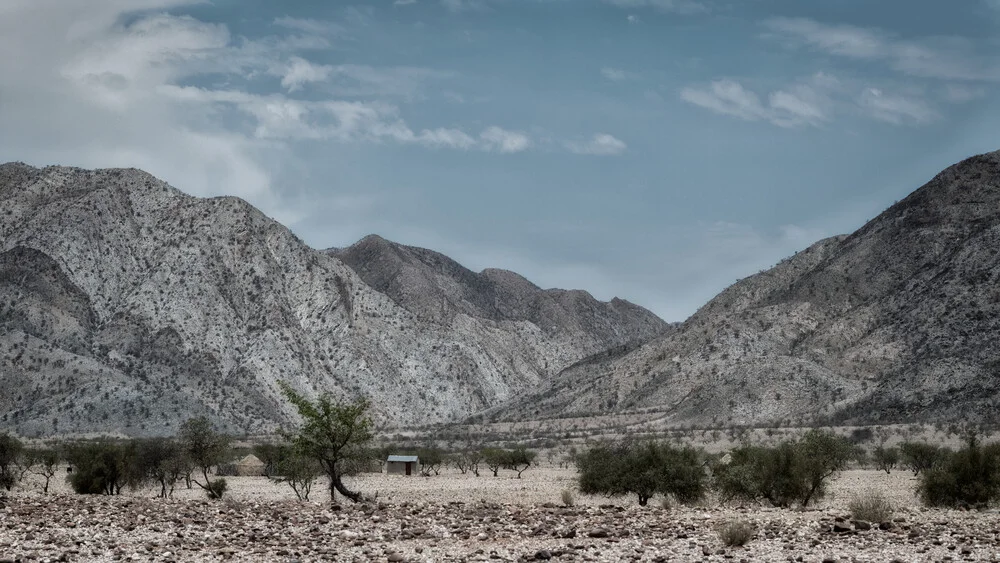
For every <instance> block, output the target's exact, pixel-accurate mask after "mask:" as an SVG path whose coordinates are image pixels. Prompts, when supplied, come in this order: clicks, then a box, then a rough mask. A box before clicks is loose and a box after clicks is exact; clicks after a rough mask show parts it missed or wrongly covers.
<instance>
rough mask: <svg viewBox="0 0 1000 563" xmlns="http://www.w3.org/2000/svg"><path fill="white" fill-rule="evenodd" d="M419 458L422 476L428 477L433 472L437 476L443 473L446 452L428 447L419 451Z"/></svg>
mask: <svg viewBox="0 0 1000 563" xmlns="http://www.w3.org/2000/svg"><path fill="white" fill-rule="evenodd" d="M417 457H418V458H420V474H421V475H423V476H424V477H427V476H429V475H430V474H431V472H432V471H433V472H434V474H435V475H439V474H440V473H441V466H442V465H443V464H444V463H445V461H446V460H445V455H444V452H443V451H441V448H438V447H434V446H428V447H425V448H420V449H418V450H417Z"/></svg>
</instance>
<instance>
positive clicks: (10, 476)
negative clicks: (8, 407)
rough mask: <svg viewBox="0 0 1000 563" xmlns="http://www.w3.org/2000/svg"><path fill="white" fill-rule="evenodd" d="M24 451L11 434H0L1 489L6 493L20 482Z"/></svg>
mask: <svg viewBox="0 0 1000 563" xmlns="http://www.w3.org/2000/svg"><path fill="white" fill-rule="evenodd" d="M23 451H24V446H22V445H21V441H20V440H18V439H17V438H15V437H13V436H11V435H9V434H0V487H3V489H4V490H5V491H9V490H11V489H13V488H14V485H16V484H17V482H18V481H19V480H20V477H21V472H20V471H18V463H19V462H20V461H21V455H22V452H23Z"/></svg>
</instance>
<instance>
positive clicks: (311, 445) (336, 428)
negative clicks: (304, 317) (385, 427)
mask: <svg viewBox="0 0 1000 563" xmlns="http://www.w3.org/2000/svg"><path fill="white" fill-rule="evenodd" d="M278 386H279V387H281V392H282V394H284V395H285V397H286V398H287V399H288V401H289V402H290V403H292V405H293V406H294V407H295V409H296V410H297V411H298V413H299V416H300V417H301V418H302V426H301V427H300V428H299V429H298V431H297V432H295V433H294V434H291V435H289V436H288V439H289V440H290V441H291V442H292V444H293V445H294V446H295V448H296V449H297V450H298V451H299V452H300V453H301V454H302V455H304V456H306V457H309V458H312V459H314V460H316V461H317V462H318V463H319V464H320V466H321V467H322V468H323V471H324V472H325V473H326V475H327V477H329V478H330V501H331V502H336V496H337V493H338V492H339V493H340V494H342V495H344V496H345V497H347V498H348V499H350V500H351V501H352V502H360V501H361V500H363V498H364V497H363V496H362V495H361V493H360V492H355V491H351V490H350V489H348V488H347V486H345V485H344V481H343V476H344V475H346V474H348V472H349V471H350V469H351V465H352V463H351V462H356V461H361V460H363V459H365V458H366V457H367V448H366V446H367V445H368V444H369V443H370V442H371V440H372V438H374V432H373V430H372V427H373V426H374V423H373V421H372V419H371V417H370V416H369V415H368V409H369V407H370V404H369V403H368V401H367V400H364V399H361V400H358V401H355V402H353V403H340V402H338V401H336V400H334V399H333V398H332V397H330V396H329V395H327V394H325V393H324V394H322V395H320V396H319V398H318V399H317V400H316V402H312V401H310V400H309V399H306V398H305V397H303V396H302V395H300V394H298V393H296V392H295V390H294V389H292V388H291V387H290V386H289V385H288V384H287V383H285V382H283V381H279V382H278ZM353 465H355V466H357V464H356V463H355V464H353Z"/></svg>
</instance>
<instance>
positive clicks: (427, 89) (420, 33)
mask: <svg viewBox="0 0 1000 563" xmlns="http://www.w3.org/2000/svg"><path fill="white" fill-rule="evenodd" d="M0 53H4V56H3V57H0V160H2V161H8V160H23V161H26V162H29V163H31V164H35V165H47V164H66V165H75V166H84V167H91V168H93V167H111V166H135V167H138V168H143V169H145V170H147V171H149V172H151V173H153V174H155V175H157V176H159V177H161V178H163V179H165V180H167V181H169V182H170V183H172V184H173V185H175V186H176V187H178V188H180V189H182V190H184V191H186V192H188V193H192V194H196V195H203V196H208V195H237V196H240V197H243V198H245V199H247V200H248V201H250V202H251V203H253V204H255V205H257V206H258V207H260V208H261V209H262V210H264V211H265V212H266V213H268V214H269V215H271V216H273V217H275V218H276V219H278V220H279V221H281V222H283V223H285V224H286V225H288V226H289V227H290V228H291V229H292V230H293V231H294V232H296V234H298V235H299V236H300V237H302V238H303V239H304V240H305V241H306V242H308V243H309V244H311V245H312V246H315V247H318V248H325V247H330V246H344V245H348V244H351V243H352V242H354V241H356V240H357V239H359V238H361V237H362V236H364V235H366V234H368V233H378V234H381V235H382V236H385V237H386V238H390V239H393V240H396V241H398V242H402V243H405V244H412V245H418V246H425V247H429V248H433V249H435V250H439V251H441V252H444V253H445V254H448V255H449V256H452V257H453V258H455V259H457V260H459V261H460V262H462V263H463V264H465V265H467V266H469V267H470V268H473V269H475V270H479V269H482V268H485V267H502V268H508V269H512V270H515V271H517V272H519V273H521V274H523V275H525V276H526V277H528V278H529V279H531V280H532V281H534V282H535V283H537V284H539V285H541V286H543V287H565V288H581V289H586V290H588V291H590V292H591V293H593V294H594V295H595V296H596V297H598V298H601V299H610V298H611V297H612V296H620V297H623V298H626V299H629V300H631V301H634V302H636V303H639V304H641V305H644V306H646V307H649V308H650V309H652V310H653V311H654V312H656V313H658V314H659V315H661V316H662V317H664V318H665V319H668V320H683V319H684V318H685V317H687V316H688V315H690V314H691V313H692V312H694V310H695V309H696V308H697V307H699V306H700V305H702V304H704V303H705V302H706V301H707V300H708V299H710V298H711V297H712V296H713V295H715V294H716V293H717V292H718V291H720V290H722V289H723V288H724V287H726V286H727V285H729V284H731V283H733V282H734V281H735V280H736V279H738V278H741V277H745V276H747V275H750V274H752V273H755V272H757V271H759V270H761V269H764V268H767V267H769V266H771V265H773V264H774V263H775V262H777V261H778V260H780V259H781V258H783V257H785V256H788V255H790V254H792V253H793V252H795V251H797V250H800V249H802V248H805V247H806V246H808V245H809V244H811V243H812V242H815V241H816V240H818V239H820V238H823V237H826V236H830V235H834V234H838V233H845V232H850V231H852V230H854V229H856V228H858V227H859V226H861V225H862V224H863V223H864V222H865V221H866V220H868V219H870V218H871V217H873V216H875V215H876V214H877V213H879V212H880V211H882V210H883V209H885V208H886V207H888V206H889V205H891V204H892V203H893V202H894V201H895V200H898V199H900V198H902V197H904V196H905V195H906V194H907V193H909V192H910V191H912V190H914V189H916V188H917V187H919V186H920V185H921V184H922V183H924V182H925V181H927V180H928V179H930V178H931V177H932V176H933V175H934V174H935V173H936V172H938V171H939V170H940V169H942V168H944V167H945V166H947V165H949V164H951V163H953V162H955V161H957V160H960V159H961V158H964V157H966V156H970V155H972V154H976V153H980V152H986V151H991V150H997V149H1000V135H998V134H997V133H996V131H1000V98H998V95H997V94H998V89H997V84H998V81H1000V56H998V53H1000V2H997V1H995V0H993V1H987V0H962V1H960V2H926V1H914V0H907V1H880V2H871V1H852V0H836V1H833V0H830V1H824V2H820V1H816V2H802V1H799V0H795V1H792V0H786V1H778V0H775V1H769V0H738V1H737V0H729V1H727V0H416V1H412V0H396V1H393V0H379V1H372V2H336V1H311V2H292V1H289V2H265V1H262V0H241V1H222V0H217V1H214V2H190V1H187V0H86V1H84V0H5V1H4V2H3V3H0Z"/></svg>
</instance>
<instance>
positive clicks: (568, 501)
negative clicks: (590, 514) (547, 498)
mask: <svg viewBox="0 0 1000 563" xmlns="http://www.w3.org/2000/svg"><path fill="white" fill-rule="evenodd" d="M562 503H563V506H573V505H574V504H576V499H575V498H573V491H571V490H569V489H563V492H562Z"/></svg>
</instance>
